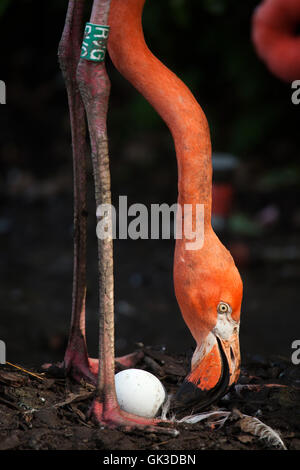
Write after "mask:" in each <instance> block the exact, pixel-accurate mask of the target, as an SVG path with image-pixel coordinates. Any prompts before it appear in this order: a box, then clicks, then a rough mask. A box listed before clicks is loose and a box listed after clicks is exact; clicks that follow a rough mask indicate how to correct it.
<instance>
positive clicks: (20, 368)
mask: <svg viewBox="0 0 300 470" xmlns="http://www.w3.org/2000/svg"><path fill="white" fill-rule="evenodd" d="M6 364H8V365H9V366H12V367H15V368H16V369H19V370H21V371H22V372H25V374H29V375H32V376H33V377H35V378H36V379H39V380H45V379H44V377H41V376H40V375H37V374H35V373H34V372H30V371H29V370H26V369H23V367H20V366H16V365H15V364H12V363H11V362H8V361H6Z"/></svg>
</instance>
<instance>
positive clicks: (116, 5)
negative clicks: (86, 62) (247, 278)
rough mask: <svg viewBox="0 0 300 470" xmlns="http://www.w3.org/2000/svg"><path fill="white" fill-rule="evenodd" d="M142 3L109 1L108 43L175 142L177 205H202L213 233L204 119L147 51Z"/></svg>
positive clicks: (185, 91)
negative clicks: (109, 28)
mask: <svg viewBox="0 0 300 470" xmlns="http://www.w3.org/2000/svg"><path fill="white" fill-rule="evenodd" d="M144 3H145V0H126V1H124V0H112V2H111V10H110V11H111V13H110V15H109V25H110V27H111V30H110V37H109V43H108V50H109V54H110V57H111V59H112V61H113V63H114V65H115V67H116V68H117V69H118V70H119V72H120V73H121V74H122V75H123V76H124V77H125V78H126V79H127V80H128V81H129V82H131V83H132V85H133V86H134V87H135V88H136V89H137V90H138V91H139V92H140V93H141V94H142V95H143V96H144V97H145V98H146V99H147V100H148V101H149V102H150V104H151V105H152V106H153V107H154V108H155V109H156V111H157V112H158V113H159V114H160V116H161V117H162V119H163V120H164V121H165V123H166V124H167V126H168V128H169V129H170V132H171V134H172V136H173V139H174V144H175V150H176V157H177V165H178V203H179V204H181V205H182V206H183V205H184V204H192V205H193V206H194V205H196V204H203V205H204V221H205V227H206V228H210V227H211V225H210V224H211V189H212V165H211V143H210V134H209V128H208V123H207V120H206V117H205V115H204V113H203V111H202V109H201V107H200V106H199V104H198V103H197V101H196V99H195V98H194V96H193V95H192V93H191V92H190V90H189V89H188V88H187V86H186V85H185V84H184V83H183V82H182V81H181V80H180V79H179V78H178V77H177V76H176V75H175V74H174V73H173V72H171V71H170V70H169V69H168V68H167V67H165V66H164V65H163V64H162V63H161V62H160V61H159V60H158V59H157V58H156V57H155V56H154V55H153V54H152V53H151V51H150V50H149V49H148V47H147V45H146V43H145V39H144V34H143V29H142V19H141V18H142V12H143V7H144Z"/></svg>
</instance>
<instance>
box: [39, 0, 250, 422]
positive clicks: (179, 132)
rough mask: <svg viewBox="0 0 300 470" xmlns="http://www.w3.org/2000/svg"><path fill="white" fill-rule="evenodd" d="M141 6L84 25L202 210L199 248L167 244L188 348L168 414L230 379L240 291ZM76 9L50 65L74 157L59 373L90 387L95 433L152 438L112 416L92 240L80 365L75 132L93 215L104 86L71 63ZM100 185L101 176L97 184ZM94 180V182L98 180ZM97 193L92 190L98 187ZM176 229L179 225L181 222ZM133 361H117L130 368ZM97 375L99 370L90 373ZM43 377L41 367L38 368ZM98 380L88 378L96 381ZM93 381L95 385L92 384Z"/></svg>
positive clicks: (97, 5)
mask: <svg viewBox="0 0 300 470" xmlns="http://www.w3.org/2000/svg"><path fill="white" fill-rule="evenodd" d="M144 3H145V0H112V1H111V2H110V1H109V0H94V2H93V8H92V13H91V19H90V21H91V23H95V24H98V25H101V24H102V25H107V24H108V25H109V26H110V35H109V40H108V52H109V54H110V57H111V59H112V62H113V63H114V65H115V67H116V68H117V69H118V70H119V72H120V73H121V74H122V75H123V76H124V77H125V78H126V79H127V80H128V81H129V82H131V83H132V84H133V86H134V87H135V88H136V89H137V90H138V91H139V92H140V93H142V94H143V95H144V97H145V98H146V99H147V100H148V101H149V102H150V103H151V105H152V106H153V107H154V108H155V109H156V110H157V112H158V113H159V114H160V116H161V117H162V119H163V120H164V121H165V122H166V124H167V126H168V127H169V129H170V132H171V134H172V136H173V139H174V143H175V150H176V157H177V163H178V204H180V205H181V206H182V207H183V206H184V205H185V204H190V205H191V207H192V209H193V211H192V214H193V220H192V221H193V224H194V223H195V222H196V220H195V214H196V211H195V210H194V209H195V207H196V205H197V204H202V205H203V206H204V220H203V223H204V243H203V246H202V248H201V249H200V248H199V249H197V250H187V249H186V244H187V242H189V240H188V239H187V238H186V235H185V233H184V231H183V237H182V238H181V239H177V240H176V246H175V254H174V288H175V294H176V298H177V301H178V304H179V307H180V310H181V313H182V315H183V318H184V320H185V322H186V324H187V326H188V328H189V329H190V332H191V334H192V336H193V338H194V339H195V341H196V349H195V352H194V354H193V357H192V361H191V372H190V373H189V374H188V376H187V377H186V378H185V380H184V382H183V384H182V385H181V386H180V388H179V390H178V392H177V394H176V397H175V404H176V406H182V407H189V406H193V407H197V408H198V409H201V408H204V407H207V406H208V405H209V404H211V403H213V402H214V401H216V400H217V399H218V398H219V397H220V396H222V395H223V394H225V392H226V390H227V389H228V388H229V387H230V386H231V385H232V384H234V383H235V382H236V381H237V379H238V377H239V372H240V350H239V324H240V312H241V303H242V292H243V284H242V280H241V277H240V274H239V272H238V270H237V268H236V266H235V263H234V261H233V258H232V256H231V255H230V253H229V251H228V250H227V249H226V248H225V247H224V246H223V244H222V243H221V241H220V240H219V239H218V237H217V235H216V234H215V232H214V230H213V228H212V225H211V202H212V165H211V142H210V133H209V127H208V123H207V120H206V117H205V115H204V112H203V111H202V109H201V107H200V106H199V104H198V103H197V101H196V99H195V98H194V96H193V95H192V93H191V91H190V90H189V89H188V87H187V86H186V85H185V84H184V83H183V82H182V81H181V80H180V79H179V78H178V77H177V76H176V75H175V74H174V73H172V72H171V71H170V70H169V69H168V68H166V67H165V66H164V65H163V64H162V63H161V62H160V61H159V60H158V59H157V58H156V57H155V56H154V55H153V54H152V53H151V51H150V50H149V49H148V47H147V45H146V43H145V39H144V35H143V29H142V21H141V18H142V12H143V7H144ZM83 6H84V0H77V1H75V0H70V1H69V7H68V12H67V18H66V23H65V28H64V33H63V36H62V40H61V43H60V47H59V58H60V63H61V67H62V70H63V74H64V77H65V80H66V87H67V91H68V98H69V107H70V114H71V129H72V140H73V157H74V195H75V205H74V207H75V209H74V216H75V244H74V258H75V262H74V282H73V307H72V320H71V331H70V337H69V343H68V346H67V350H66V353H65V358H64V362H63V363H62V364H61V365H60V369H62V370H64V371H65V372H67V373H69V374H71V375H72V376H73V377H74V378H75V379H77V380H80V379H81V378H84V379H85V380H89V381H91V382H93V383H96V394H95V399H94V401H93V404H92V406H91V409H90V413H91V415H92V416H93V417H94V419H96V421H97V422H98V423H101V424H102V425H106V426H111V427H116V426H122V427H125V428H127V429H130V428H132V427H142V428H145V427H146V428H150V429H157V428H158V426H157V425H158V424H159V423H160V422H161V421H160V419H158V418H153V419H148V418H147V419H146V418H142V417H139V416H134V415H131V414H129V413H126V412H124V411H123V410H121V409H120V407H119V405H118V402H117V398H116V391H115V382H114V365H115V362H114V361H115V357H114V330H113V323H114V320H113V314H114V312H113V277H112V262H113V259H112V240H110V239H109V240H101V241H100V240H99V241H98V244H99V274H100V283H99V289H100V302H102V303H101V305H100V348H99V359H97V360H96V359H91V358H89V357H88V353H87V347H86V339H85V326H84V322H85V320H84V317H85V314H84V304H85V270H86V265H85V261H84V260H83V259H84V258H85V250H86V241H85V235H86V212H85V211H86V205H85V191H86V187H85V181H84V179H85V178H84V176H85V166H84V154H85V132H86V130H85V122H84V112H86V115H87V121H88V127H89V135H90V139H91V148H92V160H93V165H94V179H95V193H96V203H97V205H98V204H100V203H103V202H106V203H107V202H108V203H109V202H110V181H109V172H108V166H109V160H108V148H107V135H106V119H105V118H106V112H107V103H108V96H109V80H108V77H107V74H106V71H105V66H104V63H103V62H102V63H99V64H96V63H93V62H89V61H87V60H83V59H79V55H80V38H81V29H82V14H83ZM104 175H106V176H104ZM101 178H102V179H101ZM100 183H102V186H100ZM181 223H182V224H183V223H184V220H182V221H181ZM136 360H137V357H136V355H135V354H134V353H133V354H132V355H129V356H127V357H125V358H121V359H120V361H122V362H123V364H125V365H127V366H129V367H130V366H132V364H134V363H135V361H136ZM98 365H99V367H98ZM47 367H49V365H47ZM97 374H98V375H97ZM96 375H97V377H98V378H97V380H96V379H95V377H96Z"/></svg>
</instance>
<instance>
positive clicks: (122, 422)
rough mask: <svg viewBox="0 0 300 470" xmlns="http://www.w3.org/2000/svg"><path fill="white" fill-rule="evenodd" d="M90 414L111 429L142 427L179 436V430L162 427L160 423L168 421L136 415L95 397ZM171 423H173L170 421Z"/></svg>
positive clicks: (149, 430) (100, 423)
mask: <svg viewBox="0 0 300 470" xmlns="http://www.w3.org/2000/svg"><path fill="white" fill-rule="evenodd" d="M89 416H90V417H91V418H92V419H93V421H95V422H96V423H97V424H98V425H100V426H105V427H108V428H111V429H114V428H122V429H123V430H125V431H133V430H135V429H141V430H143V431H146V432H151V433H160V434H169V435H172V436H173V437H176V436H178V434H179V432H178V431H177V430H176V429H174V428H168V427H160V426H159V424H162V423H167V421H163V420H161V419H159V418H152V419H150V418H144V417H142V416H136V415H133V414H130V413H127V412H126V411H123V410H121V409H120V407H119V405H118V404H117V403H114V401H112V403H108V404H107V403H105V405H104V404H103V403H102V402H101V401H99V399H97V398H95V400H94V402H93V403H92V406H91V408H90V410H89ZM170 424H171V423H170Z"/></svg>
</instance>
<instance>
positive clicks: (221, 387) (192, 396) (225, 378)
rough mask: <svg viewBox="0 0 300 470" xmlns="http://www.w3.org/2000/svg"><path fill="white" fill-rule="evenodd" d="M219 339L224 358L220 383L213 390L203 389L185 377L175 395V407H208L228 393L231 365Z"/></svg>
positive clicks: (199, 408) (222, 357) (198, 408)
mask: <svg viewBox="0 0 300 470" xmlns="http://www.w3.org/2000/svg"><path fill="white" fill-rule="evenodd" d="M217 340H218V345H219V350H220V354H221V360H222V374H221V376H220V378H219V381H218V383H217V384H216V386H215V387H214V388H213V389H211V390H201V389H200V388H199V387H197V386H196V385H195V384H193V383H192V382H189V381H188V380H187V379H185V380H184V382H183V384H182V385H181V387H180V388H179V390H178V391H177V393H176V395H175V397H174V408H188V407H193V408H194V409H197V410H201V409H203V408H207V407H208V406H209V405H211V404H212V403H214V402H215V401H217V400H218V399H219V398H221V397H222V396H223V395H224V394H225V393H226V391H227V389H228V385H229V379H230V373H229V365H228V361H227V357H226V354H225V353H224V351H223V348H222V344H221V342H220V340H219V339H218V338H217Z"/></svg>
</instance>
